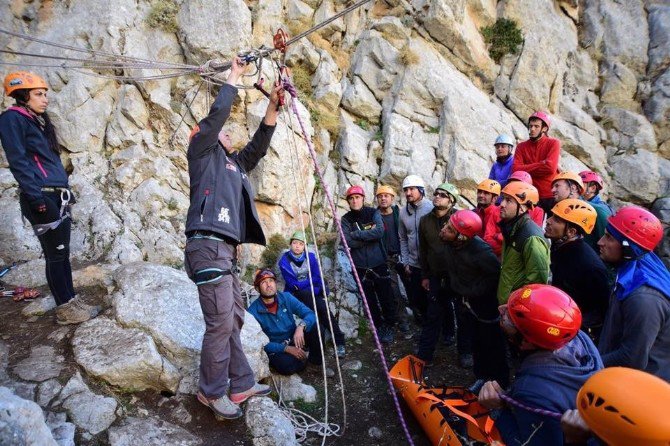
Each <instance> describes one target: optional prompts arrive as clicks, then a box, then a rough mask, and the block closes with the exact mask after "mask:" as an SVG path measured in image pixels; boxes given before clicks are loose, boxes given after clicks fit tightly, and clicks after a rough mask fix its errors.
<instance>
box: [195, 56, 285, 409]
mask: <svg viewBox="0 0 670 446" xmlns="http://www.w3.org/2000/svg"><path fill="white" fill-rule="evenodd" d="M245 68H246V67H245V64H244V63H243V62H242V61H241V60H240V59H239V58H236V59H235V60H234V62H233V64H232V68H231V71H230V74H229V76H228V79H227V80H226V83H225V84H224V85H223V86H222V87H221V90H220V91H219V95H218V96H217V98H216V100H215V101H214V104H213V105H212V108H211V109H210V111H209V115H208V116H207V117H206V118H205V119H203V120H202V121H200V123H199V124H198V125H197V126H196V127H195V128H194V129H193V131H192V132H191V139H190V143H189V146H188V153H187V159H188V170H189V177H190V180H191V192H190V197H191V205H190V207H189V209H188V215H187V217H186V237H187V242H186V256H185V262H184V264H185V268H186V272H187V273H188V275H189V277H190V278H191V279H192V280H193V281H194V282H195V283H196V285H198V294H199V296H200V307H201V308H202V313H203V315H204V318H205V324H206V329H205V335H204V338H203V341H202V354H201V358H200V390H199V392H198V400H199V401H200V402H201V403H203V404H204V405H206V406H208V407H210V408H211V409H212V410H213V411H214V413H215V415H216V416H217V418H224V419H234V418H239V417H241V416H242V410H241V409H240V407H239V406H238V404H241V403H242V402H244V401H246V400H247V399H248V398H249V397H250V396H253V395H267V394H269V393H270V387H269V386H266V385H262V384H257V383H256V382H255V378H254V373H253V371H252V369H251V367H250V366H249V363H248V361H247V358H246V357H245V355H244V352H243V350H242V343H241V341H240V330H241V328H242V324H243V323H244V312H245V310H244V302H243V300H242V297H241V293H240V281H239V278H238V277H237V275H236V273H235V272H234V271H233V269H234V268H235V266H236V262H237V246H238V245H239V244H240V243H245V242H247V243H257V244H260V245H265V236H264V234H263V229H262V228H261V225H260V222H259V220H258V215H257V213H256V207H255V205H254V201H253V196H254V192H253V189H252V187H251V183H250V181H249V178H248V176H247V172H248V171H250V170H251V169H253V168H254V167H256V165H257V164H258V162H259V161H260V159H261V158H262V157H263V156H265V154H266V153H267V149H268V147H269V145H270V139H271V138H272V134H273V133H274V129H275V125H276V122H277V114H278V104H279V98H280V95H281V94H282V88H281V87H280V86H278V85H275V87H274V88H273V89H272V92H271V93H270V102H269V104H268V107H267V111H266V112H265V118H264V119H263V122H261V124H260V126H259V127H258V130H256V133H255V134H254V136H253V138H252V139H251V141H250V142H249V143H248V144H247V145H246V147H244V148H243V149H242V150H241V151H239V152H237V153H236V152H235V151H234V150H233V149H232V143H231V139H230V136H229V135H228V133H226V132H225V131H224V130H222V127H223V125H224V123H225V122H226V120H227V119H228V116H230V110H231V107H232V103H233V100H234V99H235V96H236V95H237V88H236V87H235V84H236V83H237V82H238V80H239V78H240V76H241V75H242V74H243V73H244V71H245ZM229 378H230V389H229V384H228V380H229ZM228 390H230V398H229V397H228V396H227V393H228Z"/></svg>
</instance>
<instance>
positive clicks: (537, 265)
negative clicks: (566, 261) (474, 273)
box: [498, 181, 549, 304]
mask: <svg viewBox="0 0 670 446" xmlns="http://www.w3.org/2000/svg"><path fill="white" fill-rule="evenodd" d="M502 197H503V199H502V202H501V203H500V219H501V222H500V228H501V229H502V235H503V248H502V269H501V270H500V281H499V282H498V302H500V303H501V304H504V303H506V302H507V298H508V297H509V295H510V293H512V291H514V290H516V289H518V288H521V287H522V286H524V285H528V284H531V283H542V284H546V283H547V281H548V280H549V245H548V244H547V241H546V240H545V238H544V232H543V231H542V228H540V227H539V226H538V225H537V224H536V223H535V222H534V221H533V220H531V218H530V217H529V216H528V210H529V209H532V208H533V207H534V206H536V205H537V203H538V201H539V194H538V193H537V189H536V188H535V186H532V185H530V184H527V183H524V182H522V181H513V182H511V183H507V186H505V188H504V189H503V190H502Z"/></svg>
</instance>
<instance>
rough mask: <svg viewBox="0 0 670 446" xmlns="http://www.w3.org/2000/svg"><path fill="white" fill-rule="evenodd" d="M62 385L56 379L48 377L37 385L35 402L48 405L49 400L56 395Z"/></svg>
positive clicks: (43, 405)
mask: <svg viewBox="0 0 670 446" xmlns="http://www.w3.org/2000/svg"><path fill="white" fill-rule="evenodd" d="M62 389H63V386H62V385H61V384H60V383H59V382H58V380H57V379H55V378H53V379H48V380H46V381H44V382H42V383H40V385H39V386H37V399H36V400H35V401H36V402H37V404H39V405H40V406H41V407H48V406H49V404H50V403H51V401H53V399H54V398H56V397H57V396H58V394H59V393H60V391H61V390H62Z"/></svg>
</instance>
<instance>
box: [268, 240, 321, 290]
mask: <svg viewBox="0 0 670 446" xmlns="http://www.w3.org/2000/svg"><path fill="white" fill-rule="evenodd" d="M308 255H309V270H307V263H306V262H305V259H306V258H307V256H306V255H305V253H304V252H303V253H302V255H301V256H300V257H296V256H295V255H294V254H293V253H292V252H291V250H290V249H289V250H288V251H286V252H285V253H284V254H283V255H282V256H281V258H280V259H279V271H281V275H282V277H283V278H284V282H285V286H284V291H288V292H289V293H290V292H291V291H301V290H308V289H309V274H310V273H311V275H312V287H313V288H314V294H315V295H319V294H321V270H320V269H319V262H317V260H316V254H314V253H313V252H310V253H309V254H308ZM326 294H328V288H326Z"/></svg>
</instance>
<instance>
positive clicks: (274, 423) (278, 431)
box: [245, 397, 299, 446]
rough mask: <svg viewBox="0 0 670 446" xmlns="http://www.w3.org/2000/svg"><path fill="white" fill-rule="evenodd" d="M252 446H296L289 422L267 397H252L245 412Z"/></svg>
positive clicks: (292, 429)
mask: <svg viewBox="0 0 670 446" xmlns="http://www.w3.org/2000/svg"><path fill="white" fill-rule="evenodd" d="M245 416H246V418H245V420H246V423H247V428H248V429H249V431H250V432H251V435H252V436H253V444H254V446H297V445H298V444H299V443H298V442H297V440H296V438H295V430H294V428H293V425H292V424H291V421H290V420H289V419H288V418H286V416H285V415H284V414H283V413H282V412H281V411H280V410H279V407H277V404H275V402H274V401H272V400H271V399H270V398H267V397H253V398H251V399H250V400H249V402H248V403H247V408H246V410H245Z"/></svg>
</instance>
